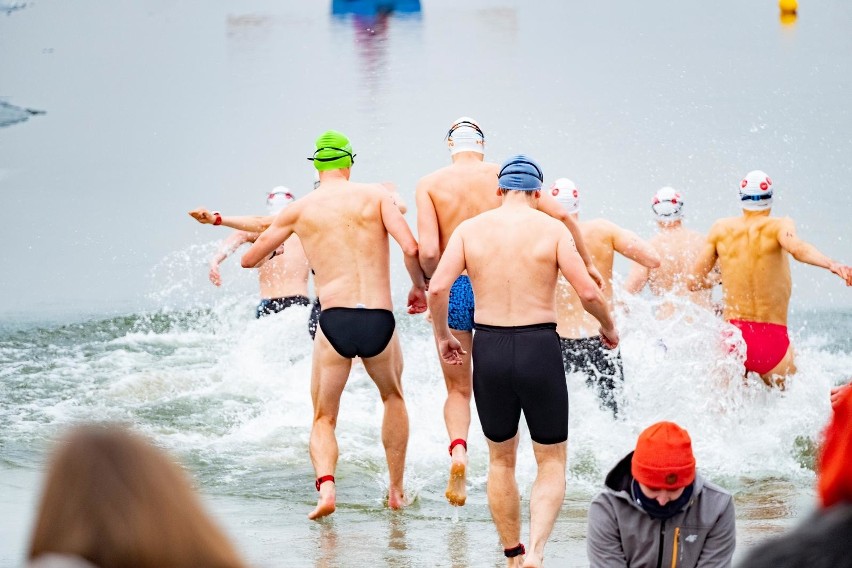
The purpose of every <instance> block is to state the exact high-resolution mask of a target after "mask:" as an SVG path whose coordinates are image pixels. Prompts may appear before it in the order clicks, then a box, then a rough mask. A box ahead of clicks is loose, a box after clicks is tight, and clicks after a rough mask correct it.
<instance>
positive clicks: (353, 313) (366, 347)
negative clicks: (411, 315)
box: [319, 308, 396, 359]
mask: <svg viewBox="0 0 852 568" xmlns="http://www.w3.org/2000/svg"><path fill="white" fill-rule="evenodd" d="M319 326H320V329H322V333H323V335H325V338H326V339H328V342H329V343H331V346H332V347H334V350H335V351H337V352H338V353H339V354H340V355H341V356H342V357H346V358H348V359H352V358H353V357H375V356H376V355H378V354H379V353H381V352H382V351H384V350H385V347H387V346H388V343H390V340H391V338H392V337H393V331H394V329H395V328H396V320H395V319H394V317H393V313H392V312H390V311H388V310H381V309H378V310H377V309H367V308H328V309H326V310H322V311H321V312H320V316H319Z"/></svg>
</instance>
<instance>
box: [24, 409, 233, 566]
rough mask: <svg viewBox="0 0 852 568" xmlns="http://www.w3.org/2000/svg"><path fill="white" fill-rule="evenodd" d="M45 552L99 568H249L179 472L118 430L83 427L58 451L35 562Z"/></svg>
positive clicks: (36, 532)
mask: <svg viewBox="0 0 852 568" xmlns="http://www.w3.org/2000/svg"><path fill="white" fill-rule="evenodd" d="M45 553H57V554H68V555H74V556H79V557H81V558H84V559H85V560H88V561H89V562H92V563H93V564H96V565H97V566H98V567H99V568H131V567H132V568H157V567H169V568H245V564H244V563H243V561H242V560H240V558H239V556H238V555H237V553H236V551H235V550H234V548H233V546H232V545H231V544H230V542H229V540H228V538H227V537H226V536H225V534H224V533H223V532H222V531H221V530H220V529H219V528H218V527H217V526H216V524H215V523H214V522H213V521H212V520H211V519H210V518H209V517H208V515H207V514H206V512H205V511H204V509H203V507H202V505H201V502H200V500H199V499H198V497H197V495H196V494H195V491H194V490H193V488H192V486H191V485H190V483H189V480H188V478H187V475H186V474H185V473H184V471H183V470H182V469H181V468H180V466H178V465H177V464H176V463H175V462H173V461H172V460H171V459H170V458H169V457H168V456H167V455H166V454H165V453H164V452H163V451H161V450H159V449H158V448H156V447H154V446H153V445H152V444H151V443H149V442H148V441H147V440H145V439H144V438H142V437H141V436H139V435H137V434H134V433H132V432H130V431H129V430H128V429H126V428H125V427H123V426H120V425H116V424H106V425H87V426H79V427H76V428H74V429H73V430H71V432H70V433H69V434H68V435H67V436H66V437H65V438H64V439H63V440H62V441H61V442H60V443H59V446H58V447H57V449H56V450H55V452H54V454H53V457H52V459H51V462H50V467H49V469H48V472H47V479H46V481H45V485H44V492H43V494H42V497H41V503H40V505H39V510H38V516H37V518H36V523H35V527H34V529H33V535H32V541H31V543H30V549H29V555H28V557H29V559H31V560H32V559H34V558H36V557H37V556H39V555H41V554H45Z"/></svg>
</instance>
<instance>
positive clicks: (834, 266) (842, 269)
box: [828, 262, 852, 286]
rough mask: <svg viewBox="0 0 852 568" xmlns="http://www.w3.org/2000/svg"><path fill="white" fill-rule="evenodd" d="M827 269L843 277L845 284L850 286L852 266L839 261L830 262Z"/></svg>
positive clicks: (851, 282)
mask: <svg viewBox="0 0 852 568" xmlns="http://www.w3.org/2000/svg"><path fill="white" fill-rule="evenodd" d="M828 269H829V270H831V271H832V272H834V273H835V274H837V275H838V276H840V277H841V278H843V280H845V281H846V285H847V286H852V266H845V265H843V264H840V263H839V262H832V263H831V264H829V265H828Z"/></svg>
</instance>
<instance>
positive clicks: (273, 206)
mask: <svg viewBox="0 0 852 568" xmlns="http://www.w3.org/2000/svg"><path fill="white" fill-rule="evenodd" d="M294 201H296V196H295V195H293V192H292V191H290V190H289V189H287V188H286V187H284V186H283V185H279V186H277V187H273V188H272V190H271V191H270V192H269V193H267V194H266V210H267V211H268V212H269V214H270V215H277V214H278V213H279V212H280V211H281V210H282V209H284V208H285V207H287V206H288V205H290V204H291V203H293V202H294Z"/></svg>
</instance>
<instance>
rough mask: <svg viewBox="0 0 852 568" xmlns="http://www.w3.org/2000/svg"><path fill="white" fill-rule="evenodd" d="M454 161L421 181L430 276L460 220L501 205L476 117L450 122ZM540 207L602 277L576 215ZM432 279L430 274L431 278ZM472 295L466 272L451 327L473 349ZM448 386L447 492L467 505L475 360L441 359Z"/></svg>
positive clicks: (420, 232) (422, 237)
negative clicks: (560, 225) (454, 362)
mask: <svg viewBox="0 0 852 568" xmlns="http://www.w3.org/2000/svg"><path fill="white" fill-rule="evenodd" d="M445 138H446V141H447V147H448V149H449V151H450V155H451V158H452V164H450V165H449V166H446V167H443V168H441V169H439V170H437V171H435V172H432V173H430V174H428V175H426V176H424V177H423V178H421V179H420V181H419V182H418V183H417V189H416V205H417V238H418V241H419V243H420V265H421V266H422V267H423V272H424V273H425V274H426V276H427V277H430V276H432V275H433V274H434V272H435V268H436V267H437V266H438V261H439V260H440V258H441V254H442V253H443V251H444V250H445V249H446V248H447V243H448V242H449V240H450V236H451V235H452V234H453V231H455V229H456V227H457V226H458V225H459V223H461V222H462V221H465V220H467V219H470V218H471V217H475V216H476V215H479V214H480V213H483V212H485V211H489V210H491V209H496V208H497V207H500V203H501V198H500V194H499V193H498V192H497V191H496V186H495V181H496V179H497V173H498V172H499V170H500V168H499V166H498V165H497V164H494V163H492V162H486V161H485V134H484V133H483V131H482V129H481V128H480V126H479V124H478V123H477V122H476V121H475V120H474V119H472V118H469V117H465V116H463V117H461V118H459V119H457V120H456V121H455V122H453V123H452V125H451V126H450V129H449V131H448V132H447V135H446V137H445ZM535 206H536V207H538V208H539V209H541V210H542V211H544V212H546V213H548V214H549V215H551V216H553V217H556V218H557V219H559V220H561V221H562V222H563V223H564V224H565V225H567V226H568V228H569V229H570V230H571V233H572V235H573V236H574V239H575V242H576V244H577V248H578V250H579V251H580V255H581V257H582V258H583V259H584V261H585V264H586V267H587V269H588V270H589V272H590V274H591V275H592V277H593V278H594V279H595V280H596V281H597V282H598V283H600V282H601V279H600V275H599V274H598V272H597V269H596V268H595V267H594V264H593V263H592V262H591V259H590V258H589V256H588V254H587V253H586V250H585V247H584V245H583V241H582V237H581V236H580V233H579V230H578V229H577V226H576V224H575V223H574V221H573V219H571V218H570V217H569V216H568V215H566V214H564V212H563V211H562V208H561V207H559V205H558V204H556V203H555V202H554V201H553V199H552V198H551V197H550V196H547V195H542V198H541V199H539V200H537V201H536V204H535ZM427 279H428V278H427ZM473 314H474V301H473V289H472V288H471V286H470V280H469V279H468V275H466V274H462V275H460V276H459V279H458V281H457V282H455V283H454V285H453V289H452V291H451V292H450V324H449V325H450V329H452V330H453V336H454V337H455V338H456V339H457V340H458V341H460V342H461V344H462V346H463V347H464V352H465V353H469V352H470V347H471V344H472V341H473V339H472V337H473V334H472V330H473ZM441 371H442V372H443V375H444V382H445V384H446V387H447V399H446V402H445V403H444V422H445V423H446V426H447V434H448V437H449V441H450V445H449V453H450V460H451V464H450V476H449V481H448V483H447V490H446V493H445V495H446V497H447V500H448V501H449V502H450V504H452V505H464V503H465V500H466V499H467V490H466V487H465V475H466V468H467V434H468V430H469V429H470V397H471V392H472V390H471V380H472V379H471V376H472V375H471V363H470V356H469V355H466V354H464V355H463V356H462V364H461V365H448V364H446V363H444V362H443V361H442V362H441Z"/></svg>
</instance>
